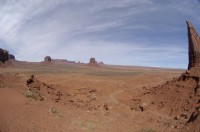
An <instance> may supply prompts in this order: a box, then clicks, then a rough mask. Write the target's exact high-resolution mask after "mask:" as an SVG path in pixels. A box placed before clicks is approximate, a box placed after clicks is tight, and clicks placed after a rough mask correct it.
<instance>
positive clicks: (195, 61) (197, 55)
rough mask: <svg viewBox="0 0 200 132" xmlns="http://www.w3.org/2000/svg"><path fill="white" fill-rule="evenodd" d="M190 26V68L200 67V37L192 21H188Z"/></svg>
mask: <svg viewBox="0 0 200 132" xmlns="http://www.w3.org/2000/svg"><path fill="white" fill-rule="evenodd" d="M187 28H188V43H189V46H188V47H189V53H188V54H189V64H188V69H191V68H192V67H200V38H199V36H198V34H197V32H196V30H195V29H194V27H193V26H192V23H191V22H189V21H187Z"/></svg>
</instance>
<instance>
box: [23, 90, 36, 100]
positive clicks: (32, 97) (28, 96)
mask: <svg viewBox="0 0 200 132" xmlns="http://www.w3.org/2000/svg"><path fill="white" fill-rule="evenodd" d="M22 94H23V95H24V96H25V97H26V98H28V99H35V95H34V93H33V92H32V91H30V90H28V91H27V92H25V93H22Z"/></svg>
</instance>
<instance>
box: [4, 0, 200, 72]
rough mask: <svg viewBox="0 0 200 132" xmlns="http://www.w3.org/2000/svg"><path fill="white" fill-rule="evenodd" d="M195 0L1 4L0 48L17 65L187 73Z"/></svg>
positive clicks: (198, 20) (199, 2)
mask: <svg viewBox="0 0 200 132" xmlns="http://www.w3.org/2000/svg"><path fill="white" fill-rule="evenodd" d="M199 14H200V0H0V47H1V48H4V49H7V50H8V51H9V52H10V53H12V54H14V55H15V56H16V59H17V60H23V61H42V60H43V59H44V57H45V56H47V55H48V56H51V58H54V59H67V60H71V61H81V62H85V63H86V62H88V61H89V59H90V58H91V57H94V58H96V60H97V61H103V62H104V63H106V64H113V65H136V66H151V67H168V68H187V64H188V53H187V52H188V38H187V27H186V20H189V21H191V22H192V23H193V26H194V27H195V28H196V30H197V32H200V17H199Z"/></svg>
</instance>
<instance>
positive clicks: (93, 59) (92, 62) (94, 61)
mask: <svg viewBox="0 0 200 132" xmlns="http://www.w3.org/2000/svg"><path fill="white" fill-rule="evenodd" d="M89 63H90V64H96V63H97V62H96V60H95V58H90V62H89Z"/></svg>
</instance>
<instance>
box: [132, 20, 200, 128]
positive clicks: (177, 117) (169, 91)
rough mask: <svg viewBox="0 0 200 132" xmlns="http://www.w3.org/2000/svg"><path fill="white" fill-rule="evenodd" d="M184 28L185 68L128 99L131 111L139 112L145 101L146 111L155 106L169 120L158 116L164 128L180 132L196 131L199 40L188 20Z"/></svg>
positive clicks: (199, 110)
mask: <svg viewBox="0 0 200 132" xmlns="http://www.w3.org/2000/svg"><path fill="white" fill-rule="evenodd" d="M187 28H188V47H189V50H188V55H189V64H188V70H187V71H186V72H185V73H183V74H182V75H181V76H180V77H178V78H174V79H173V80H171V81H167V82H166V83H164V84H162V85H159V86H156V87H153V88H150V89H145V91H144V93H143V95H142V96H140V97H136V98H135V97H134V98H133V99H132V107H131V109H133V110H136V111H138V110H139V111H142V110H143V109H141V105H142V104H144V103H145V104H147V106H148V108H147V109H146V111H148V109H149V110H150V109H156V110H157V112H158V113H164V114H166V115H168V117H169V119H170V118H171V119H170V120H168V121H167V123H166V122H162V121H161V120H162V119H161V120H158V121H157V122H160V124H161V125H162V127H163V128H164V127H165V131H172V129H171V128H173V129H174V130H173V131H181V132H185V131H188V132H189V131H190V132H195V131H199V130H200V126H199V124H200V46H199V45H200V39H199V37H198V34H197V33H196V31H195V29H194V27H193V26H192V24H191V22H187ZM147 99H148V102H147ZM150 100H151V101H150ZM161 122H162V123H163V124H162V123H161Z"/></svg>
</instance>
